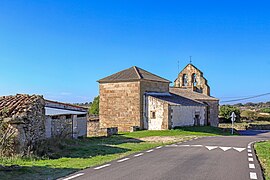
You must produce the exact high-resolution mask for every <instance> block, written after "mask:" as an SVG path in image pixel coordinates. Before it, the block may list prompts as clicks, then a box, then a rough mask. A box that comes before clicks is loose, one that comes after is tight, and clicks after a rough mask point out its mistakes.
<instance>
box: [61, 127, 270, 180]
mask: <svg viewBox="0 0 270 180" xmlns="http://www.w3.org/2000/svg"><path fill="white" fill-rule="evenodd" d="M241 133H243V134H244V136H228V137H226V136H220V137H203V138H198V139H195V140H191V141H187V142H182V143H176V144H174V145H169V146H163V147H157V148H154V149H150V150H146V151H143V152H140V153H137V154H133V155H130V156H127V157H124V158H122V159H118V160H115V161H112V162H109V163H107V164H103V165H101V166H97V167H92V168H88V169H85V170H82V171H80V172H76V173H75V174H72V175H70V176H68V177H65V178H63V179H65V180H71V179H76V180H88V179H91V180H103V179H104V180H107V179H109V180H119V179H120V180H122V179H123V180H126V179H128V180H138V179H141V180H164V179H166V180H177V179H179V180H182V179H183V180H189V179H190V180H202V179H205V180H223V179H224V180H225V179H226V180H228V179H229V180H248V179H263V177H262V171H261V168H260V165H259V163H258V161H257V159H256V155H255V152H254V149H253V146H252V142H255V141H260V140H268V139H270V132H267V131H243V132H241Z"/></svg>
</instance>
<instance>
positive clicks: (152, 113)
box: [150, 111, 156, 119]
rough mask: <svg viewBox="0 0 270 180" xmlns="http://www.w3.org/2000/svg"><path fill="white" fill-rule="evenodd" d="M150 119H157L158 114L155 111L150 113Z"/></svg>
mask: <svg viewBox="0 0 270 180" xmlns="http://www.w3.org/2000/svg"><path fill="white" fill-rule="evenodd" d="M150 118H151V119H156V112H155V111H151V112H150Z"/></svg>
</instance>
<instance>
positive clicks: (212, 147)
mask: <svg viewBox="0 0 270 180" xmlns="http://www.w3.org/2000/svg"><path fill="white" fill-rule="evenodd" d="M205 147H206V148H207V149H208V150H209V151H211V150H213V149H216V148H218V147H217V146H205Z"/></svg>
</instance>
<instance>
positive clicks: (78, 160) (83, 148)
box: [0, 127, 228, 180]
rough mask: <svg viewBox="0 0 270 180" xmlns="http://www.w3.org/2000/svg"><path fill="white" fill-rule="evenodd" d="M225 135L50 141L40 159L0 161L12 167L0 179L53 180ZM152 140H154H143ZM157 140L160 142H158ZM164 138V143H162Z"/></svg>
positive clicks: (200, 132) (194, 131) (212, 131)
mask: <svg viewBox="0 0 270 180" xmlns="http://www.w3.org/2000/svg"><path fill="white" fill-rule="evenodd" d="M215 135H228V133H224V132H223V131H222V130H221V129H219V128H213V127H185V128H179V129H175V130H164V131H136V132H132V133H120V134H119V135H114V136H111V137H92V138H84V139H77V140H74V139H67V140H55V139H51V140H50V141H49V142H47V144H44V146H48V147H50V148H49V149H48V150H47V152H48V153H47V156H44V157H42V158H40V157H33V158H18V157H13V158H3V157H1V158H0V164H1V165H3V166H12V165H16V166H15V167H14V169H12V170H10V171H3V170H1V168H0V179H24V180H28V179H57V178H59V177H63V176H66V175H68V174H70V173H73V172H76V171H79V170H81V169H85V168H88V167H93V166H96V165H100V164H103V163H106V162H109V161H112V160H115V159H118V158H121V157H124V156H127V155H129V154H133V153H136V152H140V151H143V150H147V149H151V148H154V147H157V146H161V145H166V144H171V143H173V142H177V141H184V140H187V139H191V138H194V137H197V136H215ZM149 137H155V138H154V139H147V138H149ZM159 137H160V138H159ZM164 137H165V138H166V140H165V141H164Z"/></svg>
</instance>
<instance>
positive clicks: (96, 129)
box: [87, 119, 100, 137]
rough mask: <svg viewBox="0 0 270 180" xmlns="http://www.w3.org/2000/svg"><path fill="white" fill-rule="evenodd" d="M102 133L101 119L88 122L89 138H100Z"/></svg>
mask: <svg viewBox="0 0 270 180" xmlns="http://www.w3.org/2000/svg"><path fill="white" fill-rule="evenodd" d="M99 133H100V123H99V119H92V120H88V122H87V136H88V137H91V136H99Z"/></svg>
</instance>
